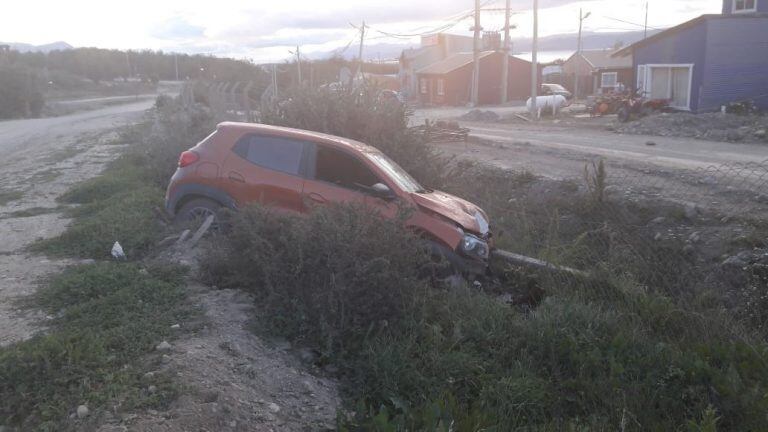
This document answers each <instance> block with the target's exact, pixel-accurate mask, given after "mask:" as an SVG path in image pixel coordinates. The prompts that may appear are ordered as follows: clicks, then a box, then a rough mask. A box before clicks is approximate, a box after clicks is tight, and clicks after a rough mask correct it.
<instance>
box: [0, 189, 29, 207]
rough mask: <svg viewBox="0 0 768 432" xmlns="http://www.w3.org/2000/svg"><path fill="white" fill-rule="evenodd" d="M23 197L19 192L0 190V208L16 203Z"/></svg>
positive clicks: (22, 193)
mask: <svg viewBox="0 0 768 432" xmlns="http://www.w3.org/2000/svg"><path fill="white" fill-rule="evenodd" d="M23 196H24V192H22V191H20V190H7V189H0V206H4V205H7V204H8V203H11V202H13V201H18V200H20V199H21V198H22V197H23Z"/></svg>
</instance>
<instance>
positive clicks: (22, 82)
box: [0, 65, 45, 118]
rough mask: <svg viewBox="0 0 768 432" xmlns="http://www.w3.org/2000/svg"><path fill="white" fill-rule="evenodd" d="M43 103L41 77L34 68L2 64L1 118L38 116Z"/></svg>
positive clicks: (0, 82) (0, 76)
mask: <svg viewBox="0 0 768 432" xmlns="http://www.w3.org/2000/svg"><path fill="white" fill-rule="evenodd" d="M43 105H45V100H44V99H43V93H42V92H41V91H40V84H39V79H38V77H37V74H36V73H35V72H33V70H32V69H30V68H27V67H24V66H21V65H9V66H0V118H18V117H38V116H39V115H40V112H41V111H42V109H43Z"/></svg>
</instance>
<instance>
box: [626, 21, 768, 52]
mask: <svg viewBox="0 0 768 432" xmlns="http://www.w3.org/2000/svg"><path fill="white" fill-rule="evenodd" d="M755 17H758V18H768V14H766V13H749V14H736V15H718V14H707V15H701V16H700V17H698V18H694V19H692V20H690V21H686V22H684V23H682V24H678V25H676V26H674V27H671V28H668V29H666V30H664V31H662V32H660V33H656V34H655V35H653V36H649V37H647V38H645V39H643V40H641V41H639V42H635V43H633V44H632V45H629V46H627V47H624V48H622V49H620V50H618V51H616V52H615V53H613V57H626V56H628V55H631V54H632V52H633V51H634V50H635V48H639V47H641V46H645V45H647V44H649V43H652V42H655V41H657V40H659V39H663V38H666V37H669V36H672V35H674V34H676V33H678V32H680V31H682V30H685V29H689V28H691V27H696V26H697V25H699V24H701V23H702V22H704V21H707V20H710V19H726V18H727V19H739V18H755Z"/></svg>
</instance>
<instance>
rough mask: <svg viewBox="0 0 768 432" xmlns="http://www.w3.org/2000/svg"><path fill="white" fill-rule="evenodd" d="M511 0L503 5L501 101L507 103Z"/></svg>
mask: <svg viewBox="0 0 768 432" xmlns="http://www.w3.org/2000/svg"><path fill="white" fill-rule="evenodd" d="M510 2H511V0H507V2H506V4H505V6H504V49H503V50H502V51H504V62H502V63H501V103H502V104H505V103H507V94H508V93H509V51H510V46H509V6H510Z"/></svg>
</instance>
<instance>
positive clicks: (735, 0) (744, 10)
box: [731, 0, 758, 14]
mask: <svg viewBox="0 0 768 432" xmlns="http://www.w3.org/2000/svg"><path fill="white" fill-rule="evenodd" d="M739 2H743V4H744V6H743V7H742V8H741V9H739V8H738V7H737V6H736V5H737V4H738V3H739ZM757 2H758V0H754V3H752V8H751V9H747V8H746V6H747V0H731V12H733V13H735V14H740V13H752V12H757Z"/></svg>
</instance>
